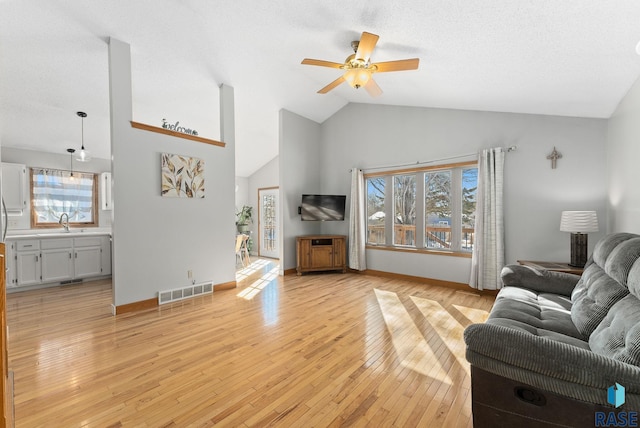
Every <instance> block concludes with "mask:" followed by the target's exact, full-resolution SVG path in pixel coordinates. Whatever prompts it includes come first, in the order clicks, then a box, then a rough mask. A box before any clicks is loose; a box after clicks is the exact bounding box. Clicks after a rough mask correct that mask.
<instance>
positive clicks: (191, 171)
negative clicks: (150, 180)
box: [161, 153, 204, 198]
mask: <svg viewBox="0 0 640 428" xmlns="http://www.w3.org/2000/svg"><path fill="white" fill-rule="evenodd" d="M161 163H162V196H163V197H167V198H204V160H202V159H199V158H192V157H188V156H182V155H174V154H171V153H162V162H161Z"/></svg>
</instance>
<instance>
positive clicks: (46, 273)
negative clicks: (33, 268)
mask: <svg viewBox="0 0 640 428" xmlns="http://www.w3.org/2000/svg"><path fill="white" fill-rule="evenodd" d="M72 245H73V240H72V239H68V238H64V239H43V240H41V241H40V249H41V250H42V251H41V253H40V254H41V264H42V266H41V274H42V282H58V281H68V280H70V279H72V278H73V273H74V272H73V257H72Z"/></svg>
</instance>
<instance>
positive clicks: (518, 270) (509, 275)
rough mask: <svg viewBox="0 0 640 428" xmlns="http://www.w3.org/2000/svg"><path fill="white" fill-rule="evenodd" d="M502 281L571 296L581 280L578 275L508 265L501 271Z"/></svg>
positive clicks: (507, 283)
mask: <svg viewBox="0 0 640 428" xmlns="http://www.w3.org/2000/svg"><path fill="white" fill-rule="evenodd" d="M500 276H501V278H502V283H503V284H504V285H507V286H516V287H522V288H528V289H530V290H534V291H538V292H544V293H555V294H562V295H565V296H571V292H572V291H573V289H574V287H575V286H576V284H577V283H578V281H579V280H580V277H579V276H578V275H573V274H570V273H564V272H554V271H549V270H544V271H541V270H536V269H533V268H531V267H529V266H521V265H507V266H505V267H503V268H502V272H501V273H500Z"/></svg>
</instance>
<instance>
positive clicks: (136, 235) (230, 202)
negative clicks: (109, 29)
mask: <svg viewBox="0 0 640 428" xmlns="http://www.w3.org/2000/svg"><path fill="white" fill-rule="evenodd" d="M109 80H110V104H111V154H112V176H113V196H114V217H113V225H112V230H113V269H114V270H113V291H114V304H115V305H116V306H120V305H124V304H127V303H132V302H138V301H143V300H147V299H152V298H156V297H157V292H158V291H159V290H167V289H172V288H178V287H183V286H186V285H188V284H190V281H189V280H188V278H187V270H192V271H193V278H194V280H195V281H196V282H203V281H210V280H212V281H213V282H214V284H219V283H227V282H232V281H235V255H234V252H233V251H232V248H233V243H234V187H235V186H234V176H235V167H234V155H235V145H234V142H233V140H232V139H231V141H229V137H228V135H229V134H228V133H224V139H225V142H226V143H227V146H226V147H224V148H222V147H216V146H212V145H209V144H202V143H198V142H195V141H189V140H186V139H182V138H176V137H172V136H168V135H161V134H156V133H152V132H147V131H143V130H139V129H134V128H132V127H131V125H130V123H129V121H130V120H132V101H133V100H132V95H131V57H130V48H129V45H128V44H126V43H123V42H120V41H118V40H114V39H111V41H110V44H109ZM223 89H224V87H223ZM223 92H225V91H221V94H220V97H221V98H224V97H223V95H224V94H223ZM223 108H225V107H224V106H221V109H223ZM231 108H232V105H231ZM232 112H233V110H232V109H231V112H227V114H231V115H232ZM133 120H135V118H133ZM223 120H224V121H227V120H229V117H223ZM162 152H167V153H173V154H180V155H185V156H191V157H197V158H201V159H203V160H204V162H205V189H206V194H205V198H203V199H187V198H163V197H161V196H160V154H161V153H162Z"/></svg>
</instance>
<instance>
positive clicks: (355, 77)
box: [344, 68, 371, 89]
mask: <svg viewBox="0 0 640 428" xmlns="http://www.w3.org/2000/svg"><path fill="white" fill-rule="evenodd" d="M369 79H371V71H370V70H369V69H367V68H351V69H349V70H347V72H346V73H344V80H346V81H347V83H348V84H349V85H350V86H351V87H352V88H356V89H357V88H359V87H361V86H364V85H366V84H367V82H368V81H369Z"/></svg>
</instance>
